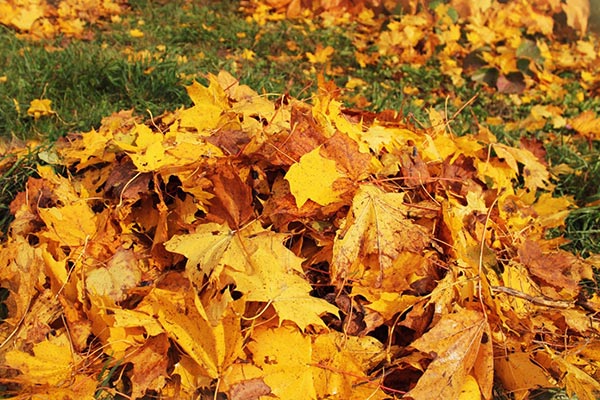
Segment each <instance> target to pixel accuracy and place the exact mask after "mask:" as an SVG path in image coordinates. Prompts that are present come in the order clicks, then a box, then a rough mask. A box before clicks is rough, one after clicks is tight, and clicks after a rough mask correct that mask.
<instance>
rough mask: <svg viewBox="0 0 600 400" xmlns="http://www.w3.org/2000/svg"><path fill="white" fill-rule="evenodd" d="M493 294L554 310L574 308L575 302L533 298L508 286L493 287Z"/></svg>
mask: <svg viewBox="0 0 600 400" xmlns="http://www.w3.org/2000/svg"><path fill="white" fill-rule="evenodd" d="M492 292H497V293H506V294H508V295H510V296H514V297H518V298H520V299H524V300H527V301H529V302H531V303H533V304H535V305H536V306H544V307H552V308H573V307H574V306H575V302H572V301H566V300H552V299H549V298H547V297H545V296H535V297H534V296H531V295H528V294H527V293H523V292H520V291H518V290H516V289H513V288H509V287H506V286H492Z"/></svg>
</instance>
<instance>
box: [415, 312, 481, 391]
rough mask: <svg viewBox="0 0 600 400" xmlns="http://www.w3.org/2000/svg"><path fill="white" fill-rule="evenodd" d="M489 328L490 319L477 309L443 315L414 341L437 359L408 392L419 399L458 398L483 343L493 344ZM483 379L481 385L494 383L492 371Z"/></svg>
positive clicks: (418, 346)
mask: <svg viewBox="0 0 600 400" xmlns="http://www.w3.org/2000/svg"><path fill="white" fill-rule="evenodd" d="M489 331H490V329H489V326H488V324H487V321H486V320H485V318H484V316H483V315H482V314H481V313H480V312H477V311H473V310H468V309H459V310H458V311H457V312H456V313H454V314H447V315H444V316H442V319H441V320H440V321H439V322H438V323H437V324H436V325H435V326H434V327H433V328H432V329H431V330H430V331H428V332H427V333H425V334H424V335H423V336H421V337H420V338H419V339H417V340H415V341H414V342H413V343H412V344H411V347H414V348H415V349H417V350H419V351H421V352H423V353H426V354H429V355H430V356H431V357H432V358H433V361H432V362H431V364H429V366H428V367H427V369H426V370H425V373H424V374H423V376H422V377H421V379H419V381H418V382H417V385H416V386H415V388H414V389H412V390H410V391H409V392H408V393H407V394H406V396H407V397H409V398H412V399H415V400H417V399H431V398H436V399H455V398H458V397H459V394H460V392H461V389H462V387H463V385H464V384H465V381H466V380H467V377H468V376H469V374H471V373H472V369H473V367H474V366H475V362H476V359H477V354H478V353H479V351H480V349H481V347H482V346H491V341H490V339H491V338H490V336H489ZM488 356H491V354H488ZM489 372H491V371H489ZM480 379H482V381H481V382H479V385H480V386H483V387H485V388H489V387H491V384H490V383H491V381H492V380H493V375H492V374H487V375H485V376H481V377H480ZM489 394H491V393H489ZM487 398H489V397H487Z"/></svg>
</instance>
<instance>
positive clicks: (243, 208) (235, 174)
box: [208, 161, 254, 229]
mask: <svg viewBox="0 0 600 400" xmlns="http://www.w3.org/2000/svg"><path fill="white" fill-rule="evenodd" d="M242 168H243V167H242V166H235V165H232V164H231V163H230V162H226V161H225V162H217V164H216V166H215V168H214V172H213V173H212V174H211V175H209V176H208V179H210V180H211V181H212V183H213V190H214V195H215V197H214V198H212V199H211V201H210V203H211V205H210V207H209V213H210V216H211V217H216V218H215V220H217V221H218V222H221V221H226V222H227V223H228V224H229V226H230V227H231V228H232V229H235V228H239V227H240V226H242V225H244V224H245V223H246V222H248V220H250V218H252V217H253V216H254V209H253V207H252V188H251V187H250V186H249V185H248V183H247V182H244V181H243V180H242V178H241V177H240V170H241V169H242ZM219 220H220V221H219Z"/></svg>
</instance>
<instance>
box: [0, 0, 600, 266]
mask: <svg viewBox="0 0 600 400" xmlns="http://www.w3.org/2000/svg"><path fill="white" fill-rule="evenodd" d="M129 5H130V10H129V11H128V12H127V13H124V14H123V15H122V16H121V17H122V18H121V21H120V22H115V23H107V24H104V25H99V26H98V27H96V28H93V29H95V30H94V38H93V40H89V41H81V40H73V39H68V38H64V37H58V38H55V39H53V40H48V41H42V42H30V41H25V40H21V39H18V38H16V37H15V35H14V32H13V31H10V30H8V29H7V28H4V27H0V50H2V51H0V65H4V66H5V68H4V69H3V71H2V72H1V73H0V76H2V77H4V78H3V79H4V81H3V82H0V138H5V139H10V138H11V137H16V138H21V139H27V138H38V139H41V141H42V142H43V143H52V142H53V141H54V140H56V139H57V138H59V137H61V136H64V135H65V134H67V133H69V132H78V131H88V130H90V129H92V128H95V127H97V126H98V125H99V124H100V121H101V119H102V118H103V117H105V116H108V115H110V114H111V113H112V112H115V111H119V110H122V109H133V110H134V112H135V114H136V115H138V116H141V118H148V117H149V116H150V114H151V115H154V116H156V115H159V114H161V113H163V112H165V111H169V110H174V109H176V108H178V107H181V106H187V105H189V104H190V100H189V99H188V97H187V94H186V91H185V85H187V84H189V83H191V81H192V80H193V79H197V80H199V81H201V82H203V83H205V80H204V78H203V76H204V74H206V73H217V72H218V71H219V70H221V69H225V70H227V71H229V72H231V73H232V74H233V75H234V76H236V77H237V78H239V79H240V81H241V82H242V83H244V84H247V85H249V86H250V87H252V88H253V89H255V90H257V91H258V92H259V93H277V94H281V93H288V94H290V95H291V96H294V97H298V98H301V99H308V98H309V97H310V96H311V94H312V93H314V92H315V91H316V88H317V83H316V81H317V74H318V73H319V72H321V71H324V72H326V74H327V77H328V78H329V79H333V80H334V81H335V82H336V84H337V85H338V86H339V87H341V88H344V87H345V85H346V83H347V82H348V80H349V79H350V78H358V79H362V80H363V81H365V84H364V85H361V86H359V87H356V88H354V89H352V90H351V89H344V92H343V99H344V100H345V101H346V104H347V105H348V106H353V104H352V103H351V102H350V100H349V99H351V98H352V97H353V96H355V95H361V96H363V97H364V99H365V100H366V101H368V102H369V103H370V105H369V106H367V107H366V108H367V109H368V110H373V111H380V110H384V109H393V110H397V111H400V112H401V113H402V114H403V115H404V116H405V118H406V119H407V120H408V121H410V122H412V123H414V124H416V125H419V124H425V125H427V123H428V117H427V111H428V109H429V108H432V107H433V108H436V109H438V110H442V111H446V110H447V111H448V114H449V115H450V116H452V115H455V114H456V115H455V118H454V119H453V120H452V122H451V125H450V127H451V129H452V130H453V132H455V133H456V134H458V135H462V134H466V133H469V132H476V131H477V130H478V129H479V128H478V124H483V125H485V121H486V119H487V118H488V117H502V118H503V120H504V121H520V120H524V119H525V118H526V117H527V116H528V115H529V110H530V108H531V106H533V104H528V105H521V106H517V105H515V102H514V101H513V99H511V97H510V96H509V95H505V94H499V93H497V92H496V91H495V90H491V89H490V88H488V87H486V86H485V85H481V84H479V83H477V82H474V81H472V80H470V79H466V82H465V84H464V85H462V86H461V87H455V86H454V85H453V84H452V82H451V81H450V79H449V78H448V77H447V76H445V75H443V74H442V72H441V71H440V68H439V65H438V63H437V61H436V60H435V58H433V59H431V60H430V61H429V62H428V63H427V64H426V65H425V66H423V67H417V66H411V65H407V64H399V65H392V64H390V63H389V60H388V59H386V58H384V57H382V58H381V59H380V60H379V62H378V64H377V65H373V66H369V67H367V68H361V67H360V66H359V64H358V63H357V61H356V59H355V56H354V51H355V48H354V47H353V44H352V38H353V37H354V36H356V35H357V34H358V33H359V31H360V27H358V26H357V25H356V24H350V25H346V26H343V27H338V26H328V27H319V28H317V29H315V27H317V26H318V24H312V23H311V24H309V23H306V22H290V21H278V22H267V23H266V24H265V25H264V26H259V25H258V24H257V23H255V22H252V21H248V20H247V19H246V17H245V16H244V15H242V14H241V13H240V12H239V10H238V9H239V2H238V1H233V0H226V1H220V2H214V1H204V2H189V1H185V0H178V1H160V2H158V1H150V0H132V1H130V2H129ZM132 29H139V30H140V31H142V32H143V34H144V36H143V37H138V38H135V37H132V36H131V35H130V30H132ZM318 45H321V46H323V47H325V46H332V47H333V48H334V49H335V52H334V54H333V55H332V58H331V61H330V64H329V65H327V66H323V65H319V64H317V65H313V64H311V63H310V62H309V60H308V59H307V57H306V53H307V52H314V51H315V49H316V47H317V46H318ZM371 50H373V51H376V49H375V48H374V47H373V48H372V49H371ZM249 51H251V52H253V54H254V56H253V57H252V58H248V57H246V58H244V57H243V56H244V54H248V52H249ZM567 74H568V73H567ZM568 85H569V87H568V94H567V96H566V97H565V98H564V99H562V100H561V101H562V102H563V103H564V108H565V109H566V110H568V112H569V113H570V115H566V116H567V117H568V116H573V115H577V113H579V112H580V111H582V110H586V109H598V108H599V107H600V100H599V99H598V98H594V97H592V98H589V99H587V100H585V101H584V102H579V101H577V99H576V97H575V93H576V92H577V91H578V90H580V87H579V84H578V83H577V82H570V83H569V84H568ZM407 87H413V88H417V89H418V91H417V92H414V93H410V94H407V93H406V92H405V89H406V88H407ZM475 96H476V97H475ZM474 97H475V98H474ZM472 98H474V100H473V102H472V104H470V105H469V106H468V107H465V108H464V109H463V110H461V111H460V112H458V111H459V110H460V109H461V107H462V105H464V104H465V103H466V102H468V101H469V100H470V99H472ZM34 99H50V100H52V107H53V110H54V111H55V114H54V115H50V116H45V117H41V118H38V119H35V118H33V117H31V116H29V115H27V109H28V107H29V104H30V102H31V101H32V100H34ZM540 101H544V102H546V103H552V100H551V99H541V100H540ZM490 129H491V130H492V132H493V133H494V134H495V135H496V136H497V137H498V138H499V140H501V141H502V142H505V143H508V144H513V145H515V144H518V140H519V138H520V137H521V136H530V137H537V138H539V139H544V138H545V135H548V134H554V135H555V136H557V137H558V138H559V140H557V141H555V142H553V143H552V145H550V146H548V152H549V153H548V158H549V160H550V162H551V164H552V165H558V164H561V163H564V164H567V165H569V166H570V167H571V168H572V169H573V173H570V174H566V175H562V176H560V179H559V180H558V181H557V189H556V192H555V194H556V195H557V196H562V195H571V196H574V197H575V198H576V200H577V202H578V205H579V206H581V207H585V208H582V209H580V210H577V211H575V212H573V213H572V215H571V216H570V217H569V219H568V221H567V227H566V228H565V230H564V233H565V234H566V235H567V237H569V238H571V239H572V240H573V242H572V244H570V245H569V246H571V247H570V249H571V250H573V251H574V252H577V253H580V254H582V255H588V254H590V253H591V252H597V251H598V250H599V249H598V245H597V243H598V242H599V240H598V236H595V235H597V231H598V229H599V227H598V224H599V223H600V221H599V219H600V218H599V217H598V212H597V211H598V209H597V208H595V207H596V206H589V203H590V202H592V201H595V200H600V193H599V189H598V184H597V182H600V161H598V160H599V159H600V156H599V152H600V149H599V148H598V146H597V145H596V146H588V144H587V143H583V144H576V143H574V142H573V141H571V140H570V138H569V135H570V133H569V132H568V130H566V129H564V128H562V129H559V130H554V129H553V128H552V127H551V126H549V124H547V126H546V127H545V128H544V129H543V130H541V131H538V132H527V131H526V130H525V129H520V128H517V129H513V130H509V129H507V128H506V127H505V126H504V124H501V125H496V126H491V127H490ZM37 162H39V159H37V158H36V155H35V152H33V153H32V154H31V155H30V156H28V157H26V158H24V159H23V160H20V161H19V162H18V163H17V164H14V165H12V166H11V167H9V168H8V169H6V170H4V171H0V174H1V176H0V186H2V187H3V190H2V192H1V193H0V216H2V218H1V219H0V228H1V229H2V230H3V231H6V228H7V226H8V225H7V224H8V221H9V220H10V216H9V215H8V212H7V210H8V204H9V203H10V200H11V199H12V198H13V197H14V195H15V194H16V193H17V192H18V191H19V190H22V188H23V183H24V182H25V180H26V179H27V177H28V176H29V175H30V174H32V173H33V172H34V171H35V165H36V163H37Z"/></svg>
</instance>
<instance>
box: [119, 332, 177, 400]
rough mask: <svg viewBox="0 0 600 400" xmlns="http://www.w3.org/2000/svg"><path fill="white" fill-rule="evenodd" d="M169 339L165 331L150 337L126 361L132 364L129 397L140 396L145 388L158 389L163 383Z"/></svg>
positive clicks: (167, 361) (167, 363) (167, 360)
mask: <svg viewBox="0 0 600 400" xmlns="http://www.w3.org/2000/svg"><path fill="white" fill-rule="evenodd" d="M168 350H169V339H168V337H167V335H166V334H165V333H162V334H160V335H158V336H153V337H150V338H149V339H148V340H146V342H145V343H144V345H143V346H142V347H141V348H139V349H138V350H136V351H135V353H134V354H133V356H131V357H130V358H127V362H130V363H131V364H132V365H133V373H132V375H131V385H132V391H131V397H132V398H134V399H135V398H140V397H142V396H143V395H144V394H145V392H146V391H147V390H160V389H162V387H163V386H164V385H165V380H166V377H167V376H168V373H167V368H168V367H169V356H168V354H167V351H168Z"/></svg>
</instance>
